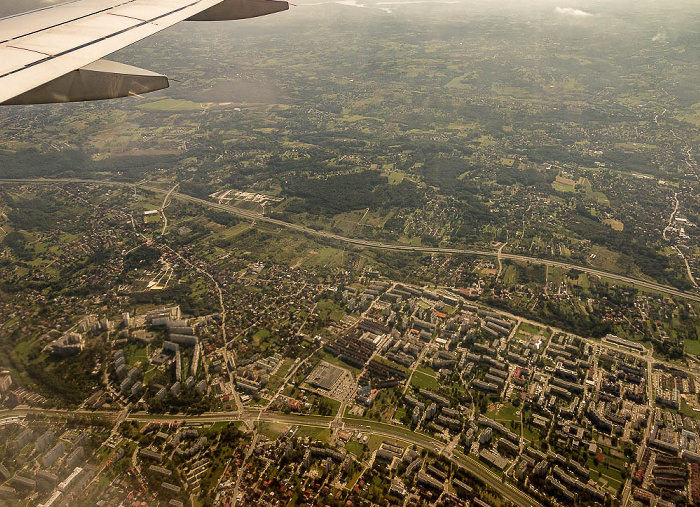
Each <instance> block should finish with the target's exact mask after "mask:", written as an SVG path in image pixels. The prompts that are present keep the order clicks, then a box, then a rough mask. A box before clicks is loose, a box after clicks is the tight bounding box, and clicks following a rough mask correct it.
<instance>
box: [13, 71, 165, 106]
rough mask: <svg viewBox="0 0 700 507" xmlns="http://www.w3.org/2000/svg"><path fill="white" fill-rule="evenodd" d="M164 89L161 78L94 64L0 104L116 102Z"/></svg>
mask: <svg viewBox="0 0 700 507" xmlns="http://www.w3.org/2000/svg"><path fill="white" fill-rule="evenodd" d="M168 86H169V82H168V78H167V77H166V76H163V75H162V74H157V73H155V72H151V71H150V70H144V69H139V68H138V67H132V66H131V65H125V64H123V63H117V62H110V61H109V60H97V61H96V62H92V63H91V64H88V65H86V66H85V67H82V68H80V69H77V70H73V71H71V72H69V73H68V74H64V75H63V76H61V77H58V78H56V79H54V80H52V81H49V82H48V83H44V84H43V85H41V86H38V87H36V88H34V89H32V90H29V91H26V92H24V93H22V94H21V95H17V96H16V97H13V98H11V99H9V100H7V101H5V102H3V104H5V105H26V104H50V103H55V102H82V101H87V100H103V99H116V98H119V97H128V96H130V95H141V94H143V93H148V92H153V91H156V90H162V89H163V88H167V87H168Z"/></svg>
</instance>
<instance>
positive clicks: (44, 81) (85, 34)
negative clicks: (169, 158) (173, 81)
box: [0, 0, 289, 104]
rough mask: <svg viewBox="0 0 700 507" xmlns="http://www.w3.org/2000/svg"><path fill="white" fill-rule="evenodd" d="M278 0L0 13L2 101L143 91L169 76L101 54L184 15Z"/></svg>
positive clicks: (278, 6)
mask: <svg viewBox="0 0 700 507" xmlns="http://www.w3.org/2000/svg"><path fill="white" fill-rule="evenodd" d="M288 8H289V4H288V3H287V2H286V1H280V0H74V1H72V2H67V3H64V4H60V5H55V6H51V7H46V8H44V9H39V10H36V11H32V12H27V13H23V14H17V15H15V16H10V17H7V18H2V19H0V104H38V103H48V102H75V101H82V100H99V99H109V98H116V97H125V96H127V95H134V94H141V93H147V92H149V91H154V90H160V89H162V88H166V87H167V86H168V78H167V77H165V76H163V75H160V74H156V73H154V72H150V71H147V70H143V69H138V68H136V67H131V66H129V65H124V64H121V63H115V62H110V61H107V60H102V58H103V57H105V56H107V55H109V54H110V53H114V52H115V51H117V50H119V49H121V48H123V47H125V46H128V45H129V44H133V43H134V42H137V41H139V40H141V39H144V38H146V37H148V36H149V35H153V34H154V33H156V32H159V31H161V30H163V29H165V28H167V27H169V26H171V25H174V24H175V23H178V22H180V21H183V20H191V21H219V20H231V19H245V18H252V17H256V16H264V15H266V14H272V13H274V12H279V11H283V10H287V9H288Z"/></svg>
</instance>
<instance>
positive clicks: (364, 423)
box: [127, 411, 542, 507]
mask: <svg viewBox="0 0 700 507" xmlns="http://www.w3.org/2000/svg"><path fill="white" fill-rule="evenodd" d="M334 419H335V416H317V415H294V414H282V413H276V412H258V411H245V412H243V414H242V415H241V414H238V413H236V412H221V413H208V414H202V415H198V416H190V417H186V416H183V415H179V416H177V415H174V416H173V415H154V414H146V413H143V412H139V413H132V414H130V415H129V417H128V418H127V420H132V421H140V422H172V421H187V422H188V423H214V422H224V421H232V420H243V421H250V422H253V421H261V422H271V423H277V424H288V425H290V426H293V425H299V426H315V427H319V428H328V427H331V426H334ZM341 426H342V427H343V428H345V429H346V430H350V431H361V432H371V434H372V435H379V436H382V437H386V438H388V439H391V440H400V441H402V442H404V443H406V444H409V445H411V444H415V445H416V446H418V447H422V448H424V449H429V450H431V451H434V452H436V453H438V454H439V453H441V452H442V450H443V448H444V447H445V445H446V444H445V443H444V442H441V441H440V440H437V439H435V438H432V437H431V436H429V435H425V434H422V433H416V432H413V431H411V430H409V429H406V428H402V427H397V426H392V425H390V424H386V423H381V422H376V421H370V420H366V419H359V418H354V417H343V418H342V423H341V424H337V427H341ZM445 457H447V458H448V459H450V461H452V462H453V463H455V464H456V465H458V466H461V467H462V468H465V469H467V470H468V471H470V472H471V473H473V474H474V475H475V476H477V477H478V478H479V479H481V480H482V481H484V483H485V484H487V485H488V486H490V487H491V488H493V489H494V490H496V491H498V492H499V493H501V494H502V495H503V496H504V497H505V498H507V499H508V500H510V501H511V502H513V503H515V504H516V505H519V506H521V507H542V506H541V504H540V503H539V502H538V501H537V500H535V499H534V498H532V497H531V496H530V495H528V494H527V493H525V492H523V491H521V490H519V489H518V488H517V487H515V486H513V485H511V484H510V483H507V482H505V481H504V480H503V479H502V478H501V477H500V476H499V475H497V474H496V473H494V472H492V471H491V470H489V469H488V468H486V467H485V466H484V465H482V464H481V463H480V462H478V461H477V460H475V459H473V458H471V457H469V456H465V455H464V454H462V453H458V452H454V453H452V454H451V455H445Z"/></svg>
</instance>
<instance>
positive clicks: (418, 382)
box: [411, 371, 440, 391]
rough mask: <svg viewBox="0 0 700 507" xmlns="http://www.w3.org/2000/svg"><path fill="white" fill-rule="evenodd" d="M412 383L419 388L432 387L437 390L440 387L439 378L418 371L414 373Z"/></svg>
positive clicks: (431, 388)
mask: <svg viewBox="0 0 700 507" xmlns="http://www.w3.org/2000/svg"><path fill="white" fill-rule="evenodd" d="M411 385H412V386H415V387H417V388H419V389H430V390H432V391H437V390H438V389H439V387H440V385H439V384H438V381H437V379H435V378H433V377H431V376H429V375H426V374H424V373H420V372H418V371H416V372H414V373H413V377H411Z"/></svg>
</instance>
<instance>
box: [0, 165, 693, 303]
mask: <svg viewBox="0 0 700 507" xmlns="http://www.w3.org/2000/svg"><path fill="white" fill-rule="evenodd" d="M0 183H43V184H50V183H87V184H95V185H108V186H123V187H132V188H133V187H138V188H141V189H144V190H149V191H151V192H154V193H158V194H168V193H169V192H170V195H171V197H173V198H176V199H179V200H182V201H188V202H193V203H197V204H201V205H202V206H208V207H210V208H213V209H217V210H220V211H225V212H228V213H232V214H235V215H238V216H241V217H243V218H246V219H248V220H252V221H261V222H266V223H269V224H273V225H276V226H279V227H284V228H286V229H292V230H295V231H298V232H302V233H304V234H308V235H311V236H317V237H321V238H326V239H331V240H335V241H339V242H342V243H348V244H351V245H357V246H361V247H365V248H377V249H382V250H398V251H409V252H425V253H443V254H457V255H475V256H479V257H498V256H499V252H498V251H497V250H472V249H466V248H440V247H426V246H411V245H399V244H391V243H381V242H378V241H370V240H364V239H358V238H348V237H346V236H341V235H339V234H333V233H331V232H326V231H317V230H316V229H312V228H310V227H306V226H304V225H299V224H294V223H291V222H285V221H284V220H279V219H276V218H271V217H267V216H265V215H261V214H259V213H255V212H253V211H248V210H244V209H241V208H236V207H235V206H230V205H228V204H219V203H216V202H212V201H207V200H206V199H201V198H199V197H194V196H191V195H187V194H182V193H180V192H173V191H172V190H170V191H168V190H165V189H162V188H159V187H154V186H151V185H147V184H140V183H128V182H119V181H103V180H89V179H77V178H76V179H73V178H61V179H0ZM500 258H501V259H510V260H514V261H521V262H529V263H532V264H542V265H546V266H552V267H556V268H562V269H576V270H578V271H582V272H585V273H588V274H590V275H595V276H599V277H607V278H611V279H613V280H618V281H620V282H625V283H630V284H632V285H636V286H638V287H642V288H645V289H651V290H655V291H657V292H661V293H663V294H668V295H671V296H676V297H680V298H685V299H688V300H691V301H695V302H699V303H700V294H694V293H691V292H685V291H681V290H678V289H675V288H673V287H669V286H668V285H662V284H659V283H655V282H649V281H646V280H639V279H637V278H632V277H629V276H625V275H620V274H617V273H610V272H608V271H603V270H601V269H596V268H592V267H588V266H579V265H576V264H570V263H568V262H563V261H555V260H551V259H540V258H537V257H528V256H526V255H518V254H513V253H501V254H500Z"/></svg>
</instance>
